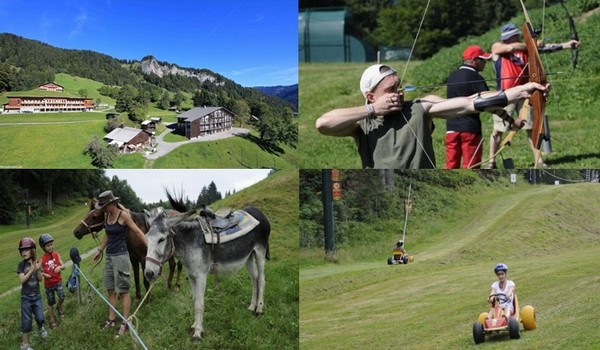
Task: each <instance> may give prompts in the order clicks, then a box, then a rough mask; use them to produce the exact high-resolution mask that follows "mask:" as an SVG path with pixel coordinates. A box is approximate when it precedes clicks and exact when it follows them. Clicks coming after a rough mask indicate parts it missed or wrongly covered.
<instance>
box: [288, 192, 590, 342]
mask: <svg viewBox="0 0 600 350" xmlns="http://www.w3.org/2000/svg"><path fill="white" fill-rule="evenodd" d="M457 195H460V194H457ZM417 206H418V204H417ZM599 206H600V186H598V185H597V184H580V185H569V186H539V187H529V189H525V188H518V190H514V191H510V190H508V191H507V190H504V191H503V193H502V192H500V191H498V190H495V189H490V190H482V191H481V194H479V195H476V196H475V200H473V202H472V203H468V204H467V205H466V207H465V208H463V209H461V210H456V211H452V213H453V215H455V217H456V220H447V221H446V225H445V227H444V229H443V230H442V231H440V232H437V233H435V234H434V235H433V236H434V238H431V239H428V238H427V236H430V234H429V230H430V229H431V230H433V231H435V230H436V227H435V225H437V223H435V222H433V223H429V222H414V221H413V222H411V221H409V228H408V231H409V232H411V234H412V236H407V237H408V238H407V249H408V251H409V253H410V254H411V255H414V256H415V262H414V263H413V264H410V265H406V266H404V265H394V266H388V265H387V264H386V259H387V257H388V256H390V255H391V249H392V246H393V243H394V241H395V240H394V238H393V237H390V239H389V240H386V241H385V242H377V243H375V242H374V243H373V244H371V245H369V246H367V247H364V248H363V247H352V248H346V249H344V250H343V251H342V252H340V253H341V255H342V256H341V258H340V259H339V261H340V263H339V264H328V263H325V262H324V261H323V259H322V258H321V259H320V261H321V262H320V263H317V264H316V265H315V264H314V262H313V263H305V262H302V263H301V270H300V301H301V302H300V305H301V306H300V315H301V317H300V333H301V337H300V344H301V348H303V349H322V348H333V349H347V348H377V349H389V348H396V347H408V348H411V349H432V348H447V349H462V348H465V347H468V346H472V345H473V340H472V333H471V329H472V328H471V327H472V324H473V322H474V321H475V320H476V318H477V316H478V315H479V313H480V312H483V311H487V303H486V302H485V298H486V296H487V293H489V288H490V285H491V283H492V282H493V281H494V280H495V276H494V274H493V266H494V264H496V263H498V262H504V263H506V264H508V266H509V278H510V279H512V280H514V281H515V283H516V286H517V293H518V295H519V301H520V304H521V307H522V306H524V305H527V304H529V305H532V306H533V307H534V308H535V309H536V312H537V320H538V330H536V331H532V332H526V333H522V336H521V339H520V340H509V339H508V336H506V337H492V338H487V339H486V344H484V346H485V347H486V348H490V349H497V348H506V347H519V348H526V349H540V348H590V347H591V346H592V343H593V341H594V339H595V334H596V329H597V321H598V317H597V315H595V313H594V312H593V311H592V310H595V309H597V308H598V307H600V302H599V301H598V300H597V298H595V297H594V295H595V294H596V293H595V290H596V289H597V285H598V282H600V278H599V277H598V273H597V271H596V270H597V266H598V264H597V257H598V254H599V253H600V230H599V229H598V227H600V218H598V216H597V215H595V212H596V211H597V208H598V207H599ZM445 213H447V211H446V210H444V213H441V215H444V214H445ZM430 215H431V218H432V219H433V220H432V221H435V219H434V217H435V216H437V215H439V214H438V213H431V214H430ZM409 220H411V219H409ZM400 231H401V230H400ZM412 237H414V238H412ZM396 239H397V238H396ZM383 247H385V249H384V248H383ZM318 255H319V254H317V252H315V251H312V252H311V251H309V252H301V260H304V259H314V257H315V256H318ZM320 255H321V256H322V255H323V253H322V252H320ZM352 256H360V257H361V258H360V260H358V259H354V258H352Z"/></svg>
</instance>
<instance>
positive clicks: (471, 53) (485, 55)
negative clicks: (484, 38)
mask: <svg viewBox="0 0 600 350" xmlns="http://www.w3.org/2000/svg"><path fill="white" fill-rule="evenodd" d="M491 57H492V54H491V53H489V52H484V51H483V49H482V48H481V47H479V46H477V45H471V46H469V47H467V48H466V49H465V51H464V52H463V60H464V61H466V60H474V59H476V58H481V59H483V60H489V59H490V58H491Z"/></svg>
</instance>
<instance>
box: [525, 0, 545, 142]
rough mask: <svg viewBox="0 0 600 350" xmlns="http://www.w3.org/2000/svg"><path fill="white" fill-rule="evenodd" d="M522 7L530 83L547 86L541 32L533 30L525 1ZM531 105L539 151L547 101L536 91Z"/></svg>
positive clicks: (530, 100) (534, 135) (534, 133)
mask: <svg viewBox="0 0 600 350" xmlns="http://www.w3.org/2000/svg"><path fill="white" fill-rule="evenodd" d="M520 1H521V6H522V7H523V13H524V14H525V24H523V38H524V39H525V44H526V45H527V57H528V60H529V63H528V65H529V81H530V82H535V83H538V84H541V85H546V75H545V74H544V66H543V65H542V60H541V59H540V53H539V51H538V46H537V37H538V35H539V32H537V31H534V30H533V26H532V25H531V20H530V19H529V14H528V13H527V9H526V8H525V4H524V3H523V0H520ZM529 104H530V105H531V109H532V110H533V129H532V135H531V136H532V140H533V147H535V149H537V150H539V149H540V148H541V144H542V139H543V137H544V134H545V130H544V110H545V108H546V99H545V98H544V95H543V93H542V92H541V91H539V90H535V91H534V92H533V93H532V94H531V97H529Z"/></svg>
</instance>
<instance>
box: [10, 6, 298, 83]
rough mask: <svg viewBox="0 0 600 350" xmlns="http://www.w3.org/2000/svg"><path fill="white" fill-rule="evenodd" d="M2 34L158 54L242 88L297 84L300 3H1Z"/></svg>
mask: <svg viewBox="0 0 600 350" xmlns="http://www.w3.org/2000/svg"><path fill="white" fill-rule="evenodd" d="M5 32H6V33H14V34H16V35H20V36H23V37H25V38H28V39H34V40H39V41H42V42H44V43H47V44H50V45H52V46H56V47H59V48H65V49H86V50H92V51H96V52H100V53H104V54H107V55H109V56H112V57H115V58H120V59H135V60H140V59H142V58H143V57H144V56H146V55H153V56H154V57H156V59H158V60H159V61H163V62H169V63H175V64H177V65H179V66H181V67H186V68H188V67H189V68H206V69H209V70H211V71H213V72H215V73H218V74H221V75H223V76H225V77H227V78H229V79H232V80H233V81H235V82H236V83H238V84H240V85H242V86H275V85H292V84H296V83H297V82H298V2H297V1H296V0H281V1H276V0H253V1H251V0H213V1H206V0H197V1H192V0H190V1H182V0H170V1H163V0H160V1H159V0H156V1H154V0H148V1H128V0H121V1H119V0H100V1H92V0H52V1H48V0H46V1H40V0H26V1H22V0H2V1H0V33H5Z"/></svg>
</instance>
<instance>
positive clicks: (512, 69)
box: [487, 23, 579, 169]
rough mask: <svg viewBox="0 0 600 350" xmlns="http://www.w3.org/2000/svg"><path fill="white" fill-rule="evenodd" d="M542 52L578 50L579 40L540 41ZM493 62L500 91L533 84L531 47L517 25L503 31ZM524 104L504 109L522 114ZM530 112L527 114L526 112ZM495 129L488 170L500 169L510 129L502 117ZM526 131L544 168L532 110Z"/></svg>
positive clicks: (501, 30) (494, 51) (495, 49)
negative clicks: (501, 151) (500, 152)
mask: <svg viewBox="0 0 600 350" xmlns="http://www.w3.org/2000/svg"><path fill="white" fill-rule="evenodd" d="M537 44H538V51H539V52H540V53H544V52H545V53H547V52H555V51H558V50H562V49H570V48H576V47H578V46H579V41H578V40H570V41H567V42H564V43H560V44H544V42H543V41H541V40H538V42H537ZM491 51H492V62H493V66H494V70H495V71H496V90H506V89H509V88H511V87H514V86H519V85H522V84H525V83H527V82H528V81H529V70H528V67H529V66H528V60H529V58H528V57H527V45H526V44H525V43H524V42H522V41H521V30H519V28H518V27H517V26H516V25H515V24H513V23H508V24H505V25H504V26H502V28H501V29H500V41H497V42H495V43H494V44H492V50H491ZM523 102H524V101H517V102H514V103H511V104H509V105H508V106H506V107H505V108H504V110H505V111H506V113H508V115H511V116H512V115H513V113H515V112H517V114H520V113H521V110H522V108H523V106H524V103H523ZM525 113H527V111H525ZM493 120H494V130H493V131H492V135H491V136H490V158H489V163H488V165H487V168H488V169H493V168H495V167H496V162H495V159H494V158H495V157H494V156H495V155H496V153H497V152H498V146H499V144H500V141H501V140H502V134H503V133H504V132H505V131H507V130H508V128H509V126H508V125H506V123H504V121H503V119H502V118H500V117H499V116H498V115H496V114H494V115H493ZM523 129H525V130H527V136H528V137H529V144H530V146H531V150H532V152H533V157H534V160H535V161H537V164H535V163H534V166H535V167H544V166H545V164H544V161H543V159H542V155H541V152H540V151H539V150H537V149H536V148H535V147H534V145H533V139H532V129H533V115H532V113H531V109H530V110H529V113H528V115H527V119H526V121H525V123H524V127H523Z"/></svg>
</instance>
